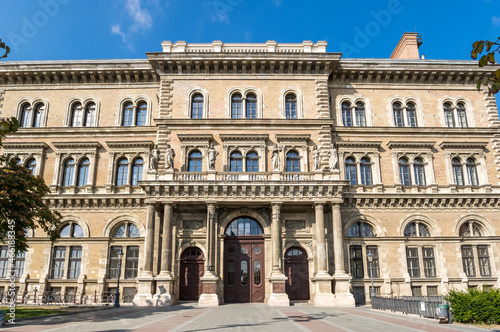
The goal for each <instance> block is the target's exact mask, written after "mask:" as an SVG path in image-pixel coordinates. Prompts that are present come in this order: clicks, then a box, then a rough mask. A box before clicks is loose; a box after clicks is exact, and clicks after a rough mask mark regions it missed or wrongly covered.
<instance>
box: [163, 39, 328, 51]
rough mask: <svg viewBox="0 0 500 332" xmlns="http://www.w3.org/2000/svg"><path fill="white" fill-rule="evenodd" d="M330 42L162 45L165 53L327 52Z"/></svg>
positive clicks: (169, 43)
mask: <svg viewBox="0 0 500 332" xmlns="http://www.w3.org/2000/svg"><path fill="white" fill-rule="evenodd" d="M327 46H328V43H327V42H326V41H323V40H320V41H318V42H317V43H313V42H312V41H310V40H304V41H303V42H302V43H300V44H299V43H277V42H276V41H274V40H268V41H267V42H265V43H223V42H222V41H221V40H214V41H213V42H212V43H210V44H209V43H186V42H185V41H178V42H176V43H175V44H173V43H172V42H171V41H164V42H162V43H161V47H162V49H163V52H164V53H226V54H228V53H326V47H327Z"/></svg>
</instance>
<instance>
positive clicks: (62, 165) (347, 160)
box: [0, 34, 500, 306]
mask: <svg viewBox="0 0 500 332" xmlns="http://www.w3.org/2000/svg"><path fill="white" fill-rule="evenodd" d="M416 38H417V36H416V34H405V35H404V38H403V40H402V42H400V44H399V45H398V49H397V52H396V51H395V52H394V53H393V57H398V56H399V57H404V56H406V57H409V58H406V59H402V58H391V59H380V60H375V59H341V54H340V53H327V52H326V43H325V42H318V43H311V42H307V41H306V42H303V43H302V44H278V43H276V42H272V41H270V42H267V43H265V44H224V43H222V42H218V41H216V42H213V43H211V44H187V43H185V42H177V43H175V44H172V43H171V42H163V43H162V47H163V52H156V53H147V59H145V60H109V61H107V60H92V61H90V60H89V61H70V62H65V63H63V64H62V65H61V64H60V63H56V62H50V61H49V62H35V63H28V62H27V63H17V62H2V63H1V64H0V91H2V96H1V97H2V100H1V101H2V104H1V114H2V116H16V117H18V118H19V120H20V122H21V123H22V125H23V127H22V128H21V129H20V130H19V131H18V132H17V133H16V134H14V135H10V136H9V137H8V138H7V139H6V141H5V144H4V147H3V153H4V154H7V155H9V156H12V157H16V158H19V160H20V162H21V163H23V164H24V165H26V166H27V167H31V168H32V169H33V172H34V174H36V175H40V176H42V177H43V178H44V179H45V181H46V183H48V184H50V185H51V188H52V193H51V194H50V195H49V196H48V197H47V201H48V202H49V203H50V205H51V206H52V207H53V208H54V209H57V210H58V211H60V212H61V214H62V215H63V216H64V222H63V224H62V225H61V228H62V229H64V230H65V232H66V230H67V233H64V235H65V236H64V237H62V238H61V239H60V240H59V241H57V242H56V243H50V241H49V240H48V239H47V237H46V235H45V234H44V233H43V231H42V230H39V229H37V230H35V232H34V235H33V234H32V235H33V236H32V238H31V239H30V242H29V245H30V248H29V250H28V252H27V253H26V256H25V257H22V258H20V259H19V260H20V261H23V262H24V263H23V264H24V268H23V270H22V273H20V274H19V276H18V277H19V278H18V280H17V283H18V286H19V293H18V298H19V300H22V299H24V300H26V301H32V296H33V295H34V290H35V289H36V290H37V292H38V293H39V294H41V293H43V292H44V291H50V290H53V291H56V292H61V293H63V294H69V293H71V292H73V293H75V294H74V296H75V297H76V299H75V301H82V302H85V301H92V299H95V298H100V299H102V298H104V294H108V293H109V292H110V291H111V290H112V289H113V288H114V287H116V281H117V275H118V265H117V259H118V256H117V252H118V251H120V250H121V251H123V253H124V258H123V264H122V267H121V270H120V273H121V278H122V279H121V281H122V282H121V283H120V285H121V287H122V291H121V293H122V294H123V295H124V298H123V300H124V301H125V302H134V303H135V304H138V305H170V304H173V303H175V302H177V301H178V300H179V299H186V300H192V299H196V300H198V301H199V304H200V305H206V306H211V305H218V304H220V303H222V302H224V301H226V300H227V301H229V300H231V301H252V300H255V301H261V300H262V301H265V302H266V303H268V304H269V305H288V304H289V303H290V301H294V300H301V301H302V300H308V301H311V302H313V303H315V304H316V305H328V306H335V305H337V306H353V305H354V303H355V302H357V303H363V302H365V301H369V293H370V289H369V285H370V269H369V264H368V262H367V257H368V254H370V255H372V257H373V259H374V261H373V266H374V271H373V275H374V283H375V287H376V292H377V294H379V295H382V296H389V295H395V296H396V295H411V294H415V295H435V294H440V293H444V292H446V291H447V290H448V289H450V288H459V289H462V288H466V287H472V286H497V287H498V286H500V279H499V277H500V245H499V242H500V233H499V232H500V222H499V220H498V217H497V215H498V211H499V208H500V183H499V180H498V179H499V178H500V172H499V166H498V165H500V162H499V160H500V157H499V156H500V148H499V147H500V139H499V137H500V122H499V118H498V113H497V108H496V105H495V100H494V98H490V97H485V95H484V94H483V93H482V92H478V91H477V90H476V88H475V86H476V85H475V83H476V82H477V80H479V79H481V78H484V77H485V75H487V74H488V72H487V70H486V69H485V68H479V67H477V65H476V64H475V63H474V62H470V61H435V60H434V61H431V60H421V59H418V45H419V43H418V42H417V39H416ZM405 47H406V48H408V49H405ZM415 54H416V56H415ZM488 70H489V68H488ZM75 105H77V106H75ZM78 105H79V106H78ZM241 225H243V226H241ZM245 225H252V226H251V227H250V226H248V227H250V228H248V229H247V228H245V227H247V226H245ZM65 227H68V228H67V229H66V228H65ZM80 229H81V231H80ZM236 238H237V239H240V240H241V241H240V242H239V244H237V246H239V247H238V248H239V249H238V250H240V249H241V254H238V255H240V256H238V257H240V260H239V261H238V262H236V261H233V260H232V259H231V258H230V257H231V255H232V254H233V253H234V248H233V247H231V246H232V245H233V244H234V243H238V242H235V239H236ZM252 241H254V242H252ZM229 244H231V245H229ZM247 245H248V246H249V247H248V250H247V249H246V248H247V247H246V246H247ZM257 247H258V250H257ZM261 248H262V249H261ZM252 252H253V254H252ZM252 255H253V256H252ZM241 257H243V258H241ZM262 257H264V260H262ZM301 257H303V258H304V259H303V260H301ZM247 258H248V260H247ZM2 259H3V258H2V257H0V260H2ZM241 259H242V260H241ZM243 261H244V262H245V263H243ZM235 263H236V264H237V265H236V269H235V265H234V264H235ZM247 264H250V266H248V265H247ZM301 264H302V265H301ZM0 266H2V265H1V264H0ZM299 266H300V269H302V270H301V272H300V273H298V272H297V271H298V269H299ZM249 267H250V269H249ZM292 267H293V269H292ZM245 269H246V270H245ZM245 271H246V272H245ZM2 273H5V274H4V275H3V276H5V275H6V273H7V270H5V269H4V270H2V269H0V276H2ZM297 278H298V279H300V281H301V284H300V285H297V284H296V283H295V282H296V280H297ZM235 282H236V283H237V284H238V285H239V286H241V287H243V286H244V287H243V288H244V289H243V290H242V291H240V292H239V293H238V291H236V292H234V294H239V295H237V297H236V298H231V297H228V294H229V291H230V290H231V289H232V288H231V287H233V286H234V283H235ZM8 283H9V282H8V280H7V279H4V280H3V281H2V280H1V279H0V291H1V287H4V288H3V289H4V291H5V290H6V289H7V287H8ZM294 283H295V284H294ZM257 286H258V287H257ZM245 287H250V288H249V289H250V291H251V292H254V293H255V294H257V293H258V294H260V295H255V294H254V295H255V297H252V296H254V295H250V297H248V298H247V297H246V295H245V293H244V292H245V291H246V288H245ZM259 287H260V288H259ZM261 295H262V297H260V296H261ZM28 296H30V298H28ZM30 299H31V300H30Z"/></svg>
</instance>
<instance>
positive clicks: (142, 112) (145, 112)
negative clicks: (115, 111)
mask: <svg viewBox="0 0 500 332" xmlns="http://www.w3.org/2000/svg"><path fill="white" fill-rule="evenodd" d="M149 113H150V110H149V105H148V102H147V101H146V100H143V99H142V98H139V99H137V100H135V101H132V100H126V101H124V102H122V103H121V109H120V113H119V117H118V118H119V125H120V126H122V127H133V126H137V127H141V126H148V125H149V118H150V114H149Z"/></svg>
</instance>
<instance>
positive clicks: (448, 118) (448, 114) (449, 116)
mask: <svg viewBox="0 0 500 332" xmlns="http://www.w3.org/2000/svg"><path fill="white" fill-rule="evenodd" d="M444 120H445V123H446V126H447V127H455V120H454V119H453V110H452V109H445V111H444Z"/></svg>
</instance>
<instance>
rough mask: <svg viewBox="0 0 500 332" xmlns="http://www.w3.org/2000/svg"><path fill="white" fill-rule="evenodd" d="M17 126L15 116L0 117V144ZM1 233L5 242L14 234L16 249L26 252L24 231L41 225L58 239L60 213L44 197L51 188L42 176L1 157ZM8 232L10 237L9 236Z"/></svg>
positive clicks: (52, 238)
mask: <svg viewBox="0 0 500 332" xmlns="http://www.w3.org/2000/svg"><path fill="white" fill-rule="evenodd" d="M18 128H19V123H18V121H17V120H16V118H10V119H0V146H1V145H2V140H3V138H5V135H6V134H10V133H14V132H16V131H17V129H18ZM0 163H1V164H2V166H1V167H0V235H1V238H2V240H3V241H5V242H8V240H9V239H12V235H14V237H15V249H16V251H26V249H27V248H28V243H27V234H26V232H27V230H35V229H36V228H37V227H40V228H41V229H42V230H44V231H45V232H46V233H47V234H48V236H49V238H50V240H51V241H55V240H56V239H57V238H59V231H58V230H57V226H58V224H59V222H60V220H61V215H60V214H59V212H57V211H52V210H51V209H50V208H49V206H48V205H47V203H46V202H45V200H44V197H45V196H46V195H47V194H48V193H50V188H49V187H48V186H47V185H46V184H45V182H44V181H43V178H42V177H40V176H38V177H36V176H33V175H32V174H31V172H30V171H29V170H28V169H27V168H25V167H24V166H22V165H19V164H18V163H17V160H16V159H14V158H8V157H6V156H0ZM9 235H10V236H9Z"/></svg>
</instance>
